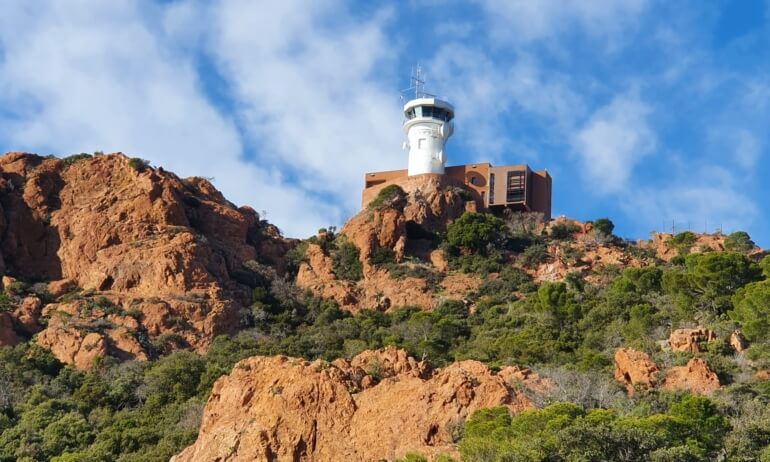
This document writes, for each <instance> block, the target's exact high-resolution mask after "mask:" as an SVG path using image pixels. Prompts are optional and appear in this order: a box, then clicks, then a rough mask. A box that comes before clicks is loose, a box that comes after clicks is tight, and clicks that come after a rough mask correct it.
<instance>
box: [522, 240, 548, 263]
mask: <svg viewBox="0 0 770 462" xmlns="http://www.w3.org/2000/svg"><path fill="white" fill-rule="evenodd" d="M548 257H549V254H548V246H546V245H545V243H544V242H536V243H534V244H532V245H530V246H529V247H527V248H526V249H524V252H522V254H521V257H520V258H521V263H522V264H523V265H524V266H526V267H527V268H536V267H537V266H539V265H540V264H541V263H545V262H546V261H548Z"/></svg>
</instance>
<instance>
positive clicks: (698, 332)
mask: <svg viewBox="0 0 770 462" xmlns="http://www.w3.org/2000/svg"><path fill="white" fill-rule="evenodd" d="M716 339H717V336H716V334H715V333H714V332H712V331H711V330H709V329H706V328H705V327H696V328H694V329H677V330H675V331H673V332H672V333H671V335H670V336H669V338H668V344H669V345H670V346H671V350H673V351H686V352H690V353H698V352H701V351H703V347H702V346H701V344H702V343H703V342H713V341H714V340H716Z"/></svg>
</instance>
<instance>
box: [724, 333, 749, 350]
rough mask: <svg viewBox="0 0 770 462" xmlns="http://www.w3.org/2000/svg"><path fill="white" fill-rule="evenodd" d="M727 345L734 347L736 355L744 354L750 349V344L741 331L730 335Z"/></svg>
mask: <svg viewBox="0 0 770 462" xmlns="http://www.w3.org/2000/svg"><path fill="white" fill-rule="evenodd" d="M727 343H729V344H730V346H731V347H733V350H735V352H736V353H742V352H743V351H744V350H745V349H746V348H748V347H749V342H747V341H746V337H744V336H743V334H742V333H741V331H739V330H736V331H734V332H733V333H732V334H730V337H729V338H728V339H727Z"/></svg>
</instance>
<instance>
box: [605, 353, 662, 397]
mask: <svg viewBox="0 0 770 462" xmlns="http://www.w3.org/2000/svg"><path fill="white" fill-rule="evenodd" d="M658 372H659V370H658V366H656V365H655V363H654V362H652V360H650V357H649V356H648V355H647V353H643V352H641V351H637V350H634V349H632V348H620V349H619V350H617V351H616V352H615V379H616V380H618V381H619V382H620V383H622V384H623V385H625V387H626V390H628V393H629V394H632V393H633V392H634V389H635V388H637V387H640V388H642V389H650V388H652V386H653V384H654V382H655V379H656V377H657V375H658Z"/></svg>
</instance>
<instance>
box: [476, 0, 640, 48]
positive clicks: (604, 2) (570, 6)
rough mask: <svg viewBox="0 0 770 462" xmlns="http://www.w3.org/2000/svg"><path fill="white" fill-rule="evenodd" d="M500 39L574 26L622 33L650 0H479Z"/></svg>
mask: <svg viewBox="0 0 770 462" xmlns="http://www.w3.org/2000/svg"><path fill="white" fill-rule="evenodd" d="M476 1H477V2H478V3H480V5H481V6H482V8H483V9H484V11H485V13H486V14H487V15H488V17H489V19H490V20H491V22H492V30H491V33H492V36H493V38H495V39H498V40H504V41H513V42H517V43H519V42H521V43H527V42H531V41H536V40H544V39H552V38H554V37H556V36H558V35H560V34H561V33H563V32H565V31H567V30H569V29H570V28H572V27H579V28H581V29H583V30H584V31H585V32H586V33H587V34H589V35H590V36H600V37H603V38H605V39H606V38H608V37H614V36H619V35H622V33H623V32H624V28H626V27H628V26H629V25H630V24H632V23H633V19H635V17H636V16H638V15H639V14H641V13H642V12H643V11H644V10H645V8H646V7H647V4H648V0H537V1H535V0H476Z"/></svg>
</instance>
